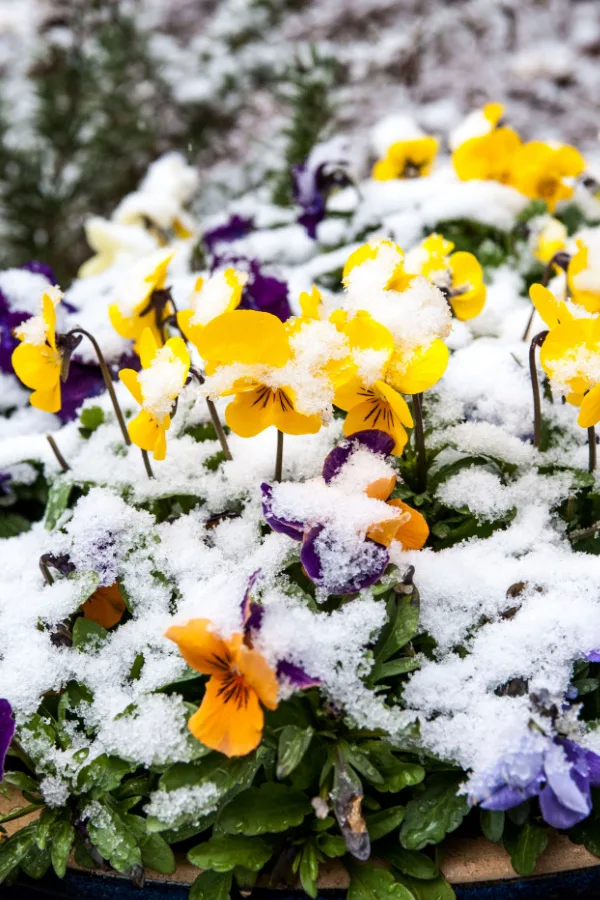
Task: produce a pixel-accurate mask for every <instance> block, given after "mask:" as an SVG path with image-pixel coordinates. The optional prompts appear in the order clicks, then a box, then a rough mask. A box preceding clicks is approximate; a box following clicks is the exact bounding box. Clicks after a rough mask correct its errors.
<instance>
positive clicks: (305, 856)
mask: <svg viewBox="0 0 600 900" xmlns="http://www.w3.org/2000/svg"><path fill="white" fill-rule="evenodd" d="M298 874H299V876H300V883H301V885H302V887H303V888H304V890H305V892H306V893H307V894H308V896H309V897H311V898H313V900H314V898H315V897H316V896H317V878H318V877H319V856H318V852H317V848H316V846H315V843H314V841H312V840H310V841H307V842H306V844H305V845H304V847H303V848H302V853H301V854H300V865H299V866H298Z"/></svg>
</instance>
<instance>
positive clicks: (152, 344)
mask: <svg viewBox="0 0 600 900" xmlns="http://www.w3.org/2000/svg"><path fill="white" fill-rule="evenodd" d="M157 350H158V343H157V341H156V338H155V337H154V335H153V333H152V330H151V329H150V328H144V330H143V331H142V334H141V337H140V350H139V353H140V362H141V364H142V368H144V369H149V368H150V366H151V365H152V360H153V359H154V357H155V356H156V351H157Z"/></svg>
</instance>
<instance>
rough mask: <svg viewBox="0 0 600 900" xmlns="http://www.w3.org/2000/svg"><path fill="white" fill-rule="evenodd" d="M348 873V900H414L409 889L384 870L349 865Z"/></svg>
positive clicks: (353, 864)
mask: <svg viewBox="0 0 600 900" xmlns="http://www.w3.org/2000/svg"><path fill="white" fill-rule="evenodd" d="M348 873H349V875H350V885H349V887H348V900H414V898H413V895H412V893H411V892H410V891H409V889H408V888H407V887H405V886H404V885H403V884H400V883H399V882H398V881H396V879H395V878H394V876H393V875H392V874H391V873H390V872H386V870H385V869H376V868H375V867H374V866H370V865H365V866H359V865H357V864H356V863H349V864H348Z"/></svg>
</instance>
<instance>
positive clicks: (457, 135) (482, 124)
mask: <svg viewBox="0 0 600 900" xmlns="http://www.w3.org/2000/svg"><path fill="white" fill-rule="evenodd" d="M503 115H504V106H503V105H502V103H486V104H485V106H484V107H483V108H482V109H476V110H473V112H471V113H469V115H468V116H467V117H466V118H465V119H464V120H463V121H462V122H461V123H460V124H459V125H458V127H457V128H455V129H454V131H452V132H451V133H450V137H449V139H448V144H449V146H450V149H451V150H456V148H457V147H460V145H461V144H464V143H465V141H468V140H470V139H471V138H474V137H482V136H483V135H485V134H489V133H490V131H493V130H494V129H495V128H498V126H499V124H500V121H501V119H502V116H503Z"/></svg>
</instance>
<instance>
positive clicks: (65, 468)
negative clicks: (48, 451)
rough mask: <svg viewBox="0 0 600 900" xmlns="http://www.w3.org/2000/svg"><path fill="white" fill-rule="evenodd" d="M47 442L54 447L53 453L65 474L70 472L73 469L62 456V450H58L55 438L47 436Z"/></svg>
mask: <svg viewBox="0 0 600 900" xmlns="http://www.w3.org/2000/svg"><path fill="white" fill-rule="evenodd" d="M46 440H47V441H48V443H49V444H50V446H51V447H52V452H53V453H54V455H55V457H56V458H57V460H58V464H59V466H60V467H61V469H62V470H63V472H68V471H69V469H70V468H71V466H70V465H69V463H68V462H67V461H66V459H65V458H64V456H63V455H62V453H61V452H60V450H59V449H58V446H57V444H56V441H55V440H54V438H53V437H52V435H51V434H47V435H46Z"/></svg>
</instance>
